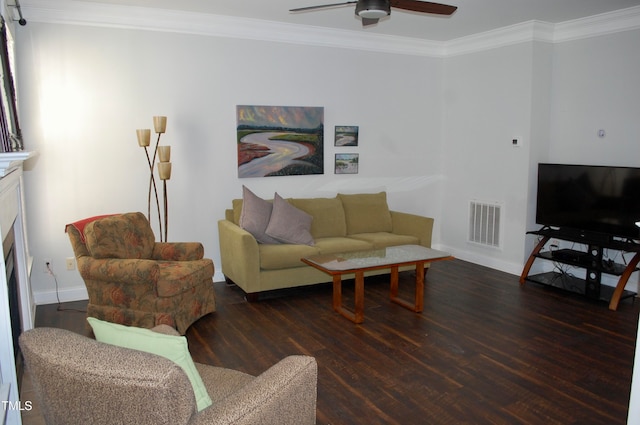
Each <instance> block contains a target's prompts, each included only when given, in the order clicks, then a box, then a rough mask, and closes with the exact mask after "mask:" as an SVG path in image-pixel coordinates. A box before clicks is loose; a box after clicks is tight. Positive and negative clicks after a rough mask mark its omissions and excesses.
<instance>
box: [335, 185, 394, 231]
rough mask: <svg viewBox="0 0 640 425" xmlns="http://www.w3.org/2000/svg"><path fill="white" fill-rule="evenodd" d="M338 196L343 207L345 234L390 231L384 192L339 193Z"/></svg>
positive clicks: (389, 213)
mask: <svg viewBox="0 0 640 425" xmlns="http://www.w3.org/2000/svg"><path fill="white" fill-rule="evenodd" d="M338 198H340V200H341V201H342V206H343V207H344V214H345V217H346V221H347V234H349V235H355V234H358V233H374V232H391V231H392V229H393V224H392V221H391V212H390V211H389V206H388V205H387V194H386V193H385V192H380V193H364V194H356V195H344V194H341V193H339V194H338Z"/></svg>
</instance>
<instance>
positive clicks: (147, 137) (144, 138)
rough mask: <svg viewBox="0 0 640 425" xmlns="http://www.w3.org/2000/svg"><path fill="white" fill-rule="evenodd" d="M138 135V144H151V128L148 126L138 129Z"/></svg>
mask: <svg viewBox="0 0 640 425" xmlns="http://www.w3.org/2000/svg"><path fill="white" fill-rule="evenodd" d="M136 135H137V136H138V145H140V146H143V147H144V146H149V143H151V130H149V129H148V128H146V129H141V130H136Z"/></svg>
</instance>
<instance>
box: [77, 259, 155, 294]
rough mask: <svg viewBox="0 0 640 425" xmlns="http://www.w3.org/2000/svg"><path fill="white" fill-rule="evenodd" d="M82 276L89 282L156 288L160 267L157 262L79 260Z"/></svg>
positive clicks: (79, 269)
mask: <svg viewBox="0 0 640 425" xmlns="http://www.w3.org/2000/svg"><path fill="white" fill-rule="evenodd" d="M78 271H79V272H80V276H82V278H83V279H84V280H85V281H87V280H95V281H103V282H110V283H124V284H132V285H133V284H135V285H140V284H146V285H151V287H153V288H155V286H156V283H157V281H158V277H159V276H160V267H159V266H158V262H157V261H155V260H132V259H126V260H120V259H117V258H105V259H96V258H92V257H80V258H78Z"/></svg>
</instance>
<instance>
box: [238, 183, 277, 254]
mask: <svg viewBox="0 0 640 425" xmlns="http://www.w3.org/2000/svg"><path fill="white" fill-rule="evenodd" d="M272 209H273V204H272V203H271V202H269V201H265V200H264V199H262V198H260V197H258V196H257V195H256V194H255V193H253V192H251V191H250V190H249V189H247V187H246V186H242V212H241V213H240V227H241V228H243V229H244V230H246V231H247V232H249V233H251V234H252V235H253V237H254V238H256V240H257V241H258V242H259V243H267V244H268V243H271V244H275V243H279V242H278V240H277V239H274V238H272V237H271V236H269V235H267V233H266V231H267V226H268V225H269V219H270V218H271V210H272Z"/></svg>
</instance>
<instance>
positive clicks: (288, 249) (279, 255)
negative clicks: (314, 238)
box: [258, 244, 320, 270]
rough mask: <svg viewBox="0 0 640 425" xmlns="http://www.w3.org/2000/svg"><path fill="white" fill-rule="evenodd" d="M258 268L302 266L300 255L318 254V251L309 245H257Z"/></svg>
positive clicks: (271, 268)
mask: <svg viewBox="0 0 640 425" xmlns="http://www.w3.org/2000/svg"><path fill="white" fill-rule="evenodd" d="M258 250H259V251H260V268H261V269H263V270H280V269H287V268H291V267H303V266H304V265H305V264H304V263H303V262H302V261H300V259H301V258H302V257H309V256H311V255H318V254H320V251H319V250H318V248H317V247H315V246H309V245H293V244H280V245H259V246H258Z"/></svg>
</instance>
